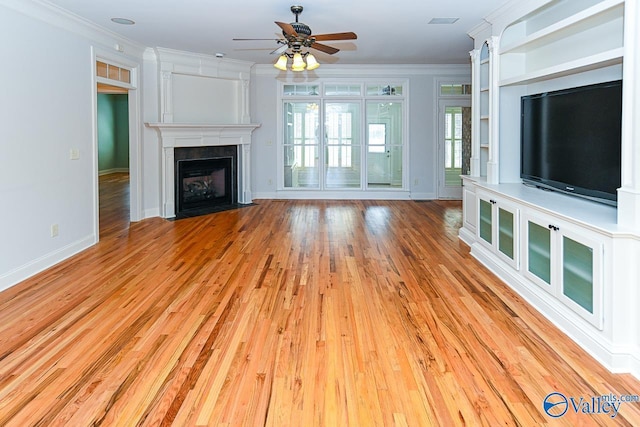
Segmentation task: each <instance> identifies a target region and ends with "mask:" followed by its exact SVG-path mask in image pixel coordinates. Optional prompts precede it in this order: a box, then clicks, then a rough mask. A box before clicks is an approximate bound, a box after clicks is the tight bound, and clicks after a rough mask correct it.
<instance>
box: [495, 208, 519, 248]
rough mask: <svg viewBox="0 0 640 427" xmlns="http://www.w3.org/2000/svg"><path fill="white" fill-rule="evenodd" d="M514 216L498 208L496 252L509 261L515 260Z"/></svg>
mask: <svg viewBox="0 0 640 427" xmlns="http://www.w3.org/2000/svg"><path fill="white" fill-rule="evenodd" d="M514 225H515V215H514V213H513V212H511V211H509V210H507V209H505V208H502V207H499V208H498V250H499V251H500V252H501V253H502V254H503V255H505V256H506V257H507V258H509V259H512V260H513V259H515V252H516V248H515V239H514V233H515V228H514Z"/></svg>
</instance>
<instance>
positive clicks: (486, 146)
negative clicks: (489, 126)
mask: <svg viewBox="0 0 640 427" xmlns="http://www.w3.org/2000/svg"><path fill="white" fill-rule="evenodd" d="M480 148H489V144H480Z"/></svg>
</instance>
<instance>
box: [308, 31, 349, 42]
mask: <svg viewBox="0 0 640 427" xmlns="http://www.w3.org/2000/svg"><path fill="white" fill-rule="evenodd" d="M312 37H313V38H314V39H316V40H318V41H325V40H355V39H357V38H358V36H357V35H356V33H352V32H350V31H349V32H346V33H331V34H314V35H313V36H312Z"/></svg>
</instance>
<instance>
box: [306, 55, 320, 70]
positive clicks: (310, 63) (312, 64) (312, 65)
mask: <svg viewBox="0 0 640 427" xmlns="http://www.w3.org/2000/svg"><path fill="white" fill-rule="evenodd" d="M319 66H320V64H319V63H318V61H316V57H315V56H313V55H312V54H309V55H307V71H308V70H315V69H316V68H318V67H319Z"/></svg>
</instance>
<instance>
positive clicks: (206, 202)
mask: <svg viewBox="0 0 640 427" xmlns="http://www.w3.org/2000/svg"><path fill="white" fill-rule="evenodd" d="M235 154H236V147H197V148H185V149H176V167H175V176H176V181H175V182H176V185H175V189H176V218H185V217H191V216H197V215H204V214H208V213H212V212H217V211H220V210H226V209H229V208H232V207H235V206H237V203H236V201H237V175H236V155H235Z"/></svg>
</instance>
